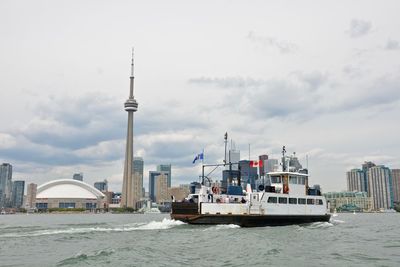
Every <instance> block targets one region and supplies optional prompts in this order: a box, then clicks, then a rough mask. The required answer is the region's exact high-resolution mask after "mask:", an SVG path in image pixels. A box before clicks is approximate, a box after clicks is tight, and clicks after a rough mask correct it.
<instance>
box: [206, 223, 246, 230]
mask: <svg viewBox="0 0 400 267" xmlns="http://www.w3.org/2000/svg"><path fill="white" fill-rule="evenodd" d="M237 228H240V226H239V225H236V224H218V225H215V226H212V227H208V228H206V229H204V230H203V231H213V230H224V229H237Z"/></svg>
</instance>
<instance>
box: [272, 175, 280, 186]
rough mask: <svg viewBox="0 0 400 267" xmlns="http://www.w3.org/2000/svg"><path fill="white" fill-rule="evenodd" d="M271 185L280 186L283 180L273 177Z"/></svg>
mask: <svg viewBox="0 0 400 267" xmlns="http://www.w3.org/2000/svg"><path fill="white" fill-rule="evenodd" d="M271 183H273V184H280V183H282V178H281V177H280V176H271Z"/></svg>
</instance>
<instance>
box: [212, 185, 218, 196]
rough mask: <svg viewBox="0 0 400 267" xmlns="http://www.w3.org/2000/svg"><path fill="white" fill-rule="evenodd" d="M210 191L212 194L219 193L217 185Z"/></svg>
mask: <svg viewBox="0 0 400 267" xmlns="http://www.w3.org/2000/svg"><path fill="white" fill-rule="evenodd" d="M212 191H213V193H214V194H218V193H219V188H218V187H217V186H213V187H212Z"/></svg>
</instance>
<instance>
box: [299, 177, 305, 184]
mask: <svg viewBox="0 0 400 267" xmlns="http://www.w3.org/2000/svg"><path fill="white" fill-rule="evenodd" d="M298 184H306V177H299V180H298Z"/></svg>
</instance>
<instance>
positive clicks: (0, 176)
mask: <svg viewBox="0 0 400 267" xmlns="http://www.w3.org/2000/svg"><path fill="white" fill-rule="evenodd" d="M11 179H12V165H11V164H9V163H3V164H1V166H0V208H2V207H9V206H10V204H11V192H12V191H11V190H12V181H11Z"/></svg>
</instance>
